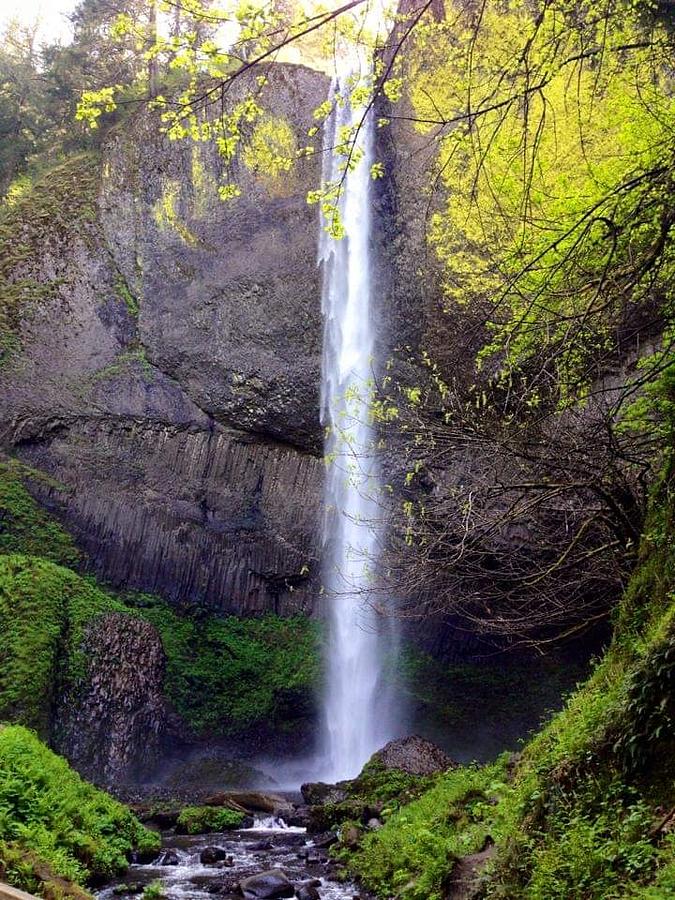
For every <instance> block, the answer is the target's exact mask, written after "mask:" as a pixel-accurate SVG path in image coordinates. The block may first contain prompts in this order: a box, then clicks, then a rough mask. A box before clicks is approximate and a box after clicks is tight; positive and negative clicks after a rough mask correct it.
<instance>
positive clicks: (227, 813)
mask: <svg viewBox="0 0 675 900" xmlns="http://www.w3.org/2000/svg"><path fill="white" fill-rule="evenodd" d="M252 824H253V819H252V818H251V817H250V816H247V815H246V814H245V813H243V812H239V811H237V810H234V809H228V808H227V807H217V806H186V807H185V808H184V809H183V810H181V812H180V815H179V816H178V819H177V821H176V831H177V832H179V833H180V834H209V833H210V832H212V831H233V830H235V829H236V828H247V827H250V826H251V825H252Z"/></svg>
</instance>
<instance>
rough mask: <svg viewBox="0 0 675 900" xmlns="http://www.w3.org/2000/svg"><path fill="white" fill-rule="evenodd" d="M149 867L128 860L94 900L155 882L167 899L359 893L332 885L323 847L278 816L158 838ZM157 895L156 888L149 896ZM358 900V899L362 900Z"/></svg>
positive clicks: (111, 899) (260, 899) (301, 898)
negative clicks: (241, 826)
mask: <svg viewBox="0 0 675 900" xmlns="http://www.w3.org/2000/svg"><path fill="white" fill-rule="evenodd" d="M162 837H163V840H162V850H161V852H160V853H159V855H158V856H157V857H156V858H155V859H154V860H152V861H151V862H135V863H133V864H132V865H131V866H130V868H129V870H128V872H127V873H126V875H125V876H124V877H123V878H122V879H119V880H118V881H115V882H113V883H111V884H109V885H107V886H106V887H105V888H103V889H102V890H100V891H99V892H98V893H97V894H96V896H97V897H98V898H99V900H115V898H122V900H124V898H128V897H136V896H139V895H142V894H143V892H144V891H145V890H146V889H147V888H148V886H149V885H151V884H153V883H155V882H159V883H160V884H161V896H163V897H165V898H167V900H206V898H211V897H213V896H214V895H215V896H219V897H221V898H227V900H230V898H231V900H235V898H236V900H242V898H244V900H273V898H277V897H295V898H297V900H353V898H360V897H363V895H362V894H361V893H360V892H359V890H357V889H356V888H355V887H354V885H352V884H348V883H340V882H338V881H336V880H335V879H334V878H333V877H331V875H332V874H334V867H333V864H332V863H331V861H330V860H329V857H328V853H327V847H326V843H327V842H329V841H330V840H331V838H328V839H326V838H324V839H322V838H320V837H319V836H311V835H308V834H307V833H306V831H305V829H304V828H300V827H289V826H287V825H286V824H285V822H284V820H283V819H280V818H275V817H272V816H270V817H261V818H257V819H256V820H255V822H254V824H253V826H252V827H250V828H244V829H241V830H238V831H228V832H224V833H220V834H216V833H211V834H201V835H180V834H175V833H173V832H165V833H163V836H162ZM153 896H154V897H158V896H160V893H159V885H158V891H157V893H156V894H154V895H153ZM363 900H365V898H363Z"/></svg>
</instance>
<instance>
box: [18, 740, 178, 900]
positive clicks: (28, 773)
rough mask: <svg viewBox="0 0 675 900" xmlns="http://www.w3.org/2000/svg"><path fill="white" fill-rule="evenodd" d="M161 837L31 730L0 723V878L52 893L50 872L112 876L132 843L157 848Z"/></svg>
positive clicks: (78, 880) (79, 880)
mask: <svg viewBox="0 0 675 900" xmlns="http://www.w3.org/2000/svg"><path fill="white" fill-rule="evenodd" d="M159 843H160V841H159V836H158V835H156V834H153V833H152V832H149V831H147V830H146V829H144V828H143V827H142V826H141V825H140V823H139V822H138V821H137V820H136V818H135V817H134V816H133V815H132V814H131V812H130V811H129V810H128V809H127V808H126V807H124V806H122V804H120V803H117V802H116V801H115V800H113V799H112V798H111V797H109V796H108V795H107V794H104V793H103V792H102V791H99V790H97V789H96V788H94V787H92V786H91V785H89V784H87V783H86V782H84V781H83V780H82V779H81V778H80V777H79V775H77V773H76V772H74V771H73V770H72V769H71V768H70V767H69V766H68V764H67V763H66V762H65V760H63V759H61V758H60V757H58V756H56V755H55V754H54V753H52V752H51V751H50V750H48V749H47V748H46V747H45V746H44V745H43V744H41V743H40V741H39V740H38V739H37V737H35V735H34V734H32V733H31V732H29V731H27V730H26V729H25V728H21V727H19V726H2V727H0V875H1V877H2V880H5V881H9V883H10V884H13V885H15V886H16V887H19V888H22V889H24V890H28V891H32V892H35V893H39V894H40V895H42V894H43V893H46V894H47V895H49V894H50V893H51V896H55V887H58V885H56V886H53V887H52V889H51V891H50V890H49V880H50V879H58V878H62V879H65V880H66V881H67V882H74V883H75V884H80V885H83V884H85V883H87V882H89V881H92V880H94V879H100V878H110V877H112V876H114V875H116V874H118V873H119V872H123V871H124V870H125V869H126V868H127V865H128V859H129V856H130V854H131V851H132V850H133V849H134V848H138V849H141V850H144V851H148V850H152V849H159ZM45 871H47V872H48V873H49V875H48V876H45V874H44V873H45ZM45 879H47V880H45Z"/></svg>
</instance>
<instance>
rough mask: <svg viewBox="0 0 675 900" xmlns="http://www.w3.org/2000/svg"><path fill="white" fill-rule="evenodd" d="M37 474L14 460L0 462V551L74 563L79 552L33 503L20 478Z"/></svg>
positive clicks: (55, 524)
mask: <svg viewBox="0 0 675 900" xmlns="http://www.w3.org/2000/svg"><path fill="white" fill-rule="evenodd" d="M30 477H40V475H39V473H36V472H35V471H34V470H32V469H29V468H28V467H26V466H22V465H21V464H19V463H16V462H14V461H8V462H0V554H7V553H25V554H27V555H40V556H41V557H43V558H44V559H48V560H51V561H52V562H56V563H61V564H62V565H65V566H74V565H77V563H78V562H79V560H80V556H81V554H80V552H79V550H78V549H77V547H76V546H75V544H74V542H73V539H72V538H71V537H70V535H69V534H68V533H67V532H66V531H64V529H63V528H62V527H61V526H60V525H59V523H58V522H57V521H56V520H55V519H54V518H52V517H51V516H50V515H49V514H48V513H46V512H45V511H44V509H42V507H41V506H39V505H38V503H36V501H35V500H33V498H32V497H31V495H30V494H29V493H28V491H27V490H26V488H25V487H24V485H23V479H26V478H30Z"/></svg>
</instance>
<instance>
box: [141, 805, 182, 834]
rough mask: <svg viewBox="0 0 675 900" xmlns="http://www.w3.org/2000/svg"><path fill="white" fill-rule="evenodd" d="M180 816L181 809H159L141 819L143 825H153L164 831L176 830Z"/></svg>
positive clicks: (151, 811)
mask: <svg viewBox="0 0 675 900" xmlns="http://www.w3.org/2000/svg"><path fill="white" fill-rule="evenodd" d="M179 815H180V809H159V810H150V812H149V813H147V814H146V815H144V816H142V817H141V821H142V822H143V823H148V822H150V823H152V824H154V825H157V826H158V827H159V828H161V829H162V830H166V829H168V828H174V827H175V825H176V822H177V821H178V816H179Z"/></svg>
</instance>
